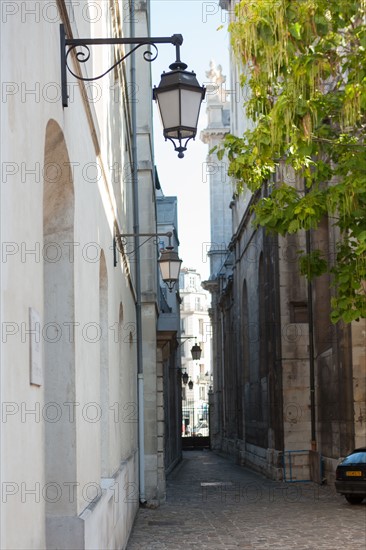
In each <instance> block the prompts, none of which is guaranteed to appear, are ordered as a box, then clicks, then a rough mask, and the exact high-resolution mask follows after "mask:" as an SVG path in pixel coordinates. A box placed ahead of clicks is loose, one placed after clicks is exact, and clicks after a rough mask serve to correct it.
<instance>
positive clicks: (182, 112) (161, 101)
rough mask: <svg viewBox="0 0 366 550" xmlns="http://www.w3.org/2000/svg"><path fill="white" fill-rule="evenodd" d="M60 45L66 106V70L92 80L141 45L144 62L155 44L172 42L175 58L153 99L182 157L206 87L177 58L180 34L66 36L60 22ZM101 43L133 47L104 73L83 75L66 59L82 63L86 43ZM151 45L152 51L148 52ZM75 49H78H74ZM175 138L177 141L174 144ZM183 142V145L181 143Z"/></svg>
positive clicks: (87, 54) (194, 129) (151, 56)
mask: <svg viewBox="0 0 366 550" xmlns="http://www.w3.org/2000/svg"><path fill="white" fill-rule="evenodd" d="M60 44H61V87H62V105H63V107H67V106H68V92H67V70H68V71H69V73H71V74H72V75H73V76H74V77H75V78H76V79H77V80H82V81H84V82H92V81H95V80H99V79H100V78H102V77H103V76H105V75H106V74H108V73H109V72H111V71H113V70H114V69H115V67H117V66H118V65H120V64H121V63H122V62H123V61H124V60H125V59H126V58H127V57H128V56H130V55H131V54H132V53H133V52H134V51H136V50H137V49H138V48H140V47H142V46H144V47H145V46H146V50H145V52H144V54H143V57H144V59H145V61H148V62H151V61H154V60H155V59H156V58H157V56H158V48H157V47H156V44H173V45H174V46H175V50H176V61H175V62H174V63H172V64H171V65H170V66H169V68H170V69H171V70H170V72H167V73H165V72H164V73H163V74H162V75H161V82H160V84H159V86H158V87H157V88H156V87H155V88H154V90H153V98H154V99H155V100H156V102H157V104H158V107H159V111H160V116H161V119H162V122H163V127H164V137H165V139H166V140H167V139H169V140H170V141H172V143H173V144H174V148H175V150H176V151H177V152H178V157H179V158H183V157H184V155H183V152H184V151H186V149H187V143H188V141H189V140H190V139H194V138H195V136H196V133H197V123H198V116H199V112H200V107H201V102H202V100H203V98H204V97H205V92H206V89H205V88H204V86H200V85H199V84H198V81H197V79H196V75H195V73H194V72H193V71H192V72H188V71H186V68H187V65H186V64H185V63H183V62H182V61H181V60H180V46H181V45H182V44H183V36H182V35H181V34H173V35H172V36H168V37H164V36H163V37H162V36H158V37H132V38H67V37H66V34H65V28H64V25H60ZM104 44H110V45H115V44H130V45H131V46H132V45H133V46H134V47H133V48H131V50H130V51H129V52H127V53H126V54H125V55H123V56H122V57H121V58H120V59H118V60H117V61H116V62H115V63H114V64H113V65H112V67H110V68H109V69H107V70H106V71H105V72H104V73H102V74H101V75H98V76H94V77H90V78H89V77H83V76H81V73H80V71H78V72H75V71H74V70H73V69H71V67H70V66H69V64H68V58H69V55H70V54H71V53H74V55H75V59H76V60H77V61H78V62H79V63H80V64H81V63H86V62H87V61H88V60H89V59H90V48H89V46H98V45H104ZM150 47H152V48H154V52H151V51H150V49H149V48H150ZM76 48H80V49H79V50H76ZM174 140H176V141H177V142H178V143H177V144H176V143H175V141H174ZM183 141H184V145H183Z"/></svg>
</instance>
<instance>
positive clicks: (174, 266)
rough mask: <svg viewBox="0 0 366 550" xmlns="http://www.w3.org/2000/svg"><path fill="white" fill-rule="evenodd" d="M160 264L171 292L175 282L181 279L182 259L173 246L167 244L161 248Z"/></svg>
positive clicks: (161, 271) (164, 279)
mask: <svg viewBox="0 0 366 550" xmlns="http://www.w3.org/2000/svg"><path fill="white" fill-rule="evenodd" d="M158 264H159V266H160V273H161V278H162V279H163V281H164V283H165V284H166V286H167V287H168V288H169V292H171V291H172V290H173V287H174V285H175V283H176V282H177V281H179V273H180V266H181V265H182V260H181V259H180V258H179V256H178V253H177V252H176V251H175V250H174V248H173V247H172V246H167V247H166V248H164V249H163V250H161V254H160V258H159V260H158Z"/></svg>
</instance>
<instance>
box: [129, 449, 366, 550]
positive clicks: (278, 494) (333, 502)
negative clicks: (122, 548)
mask: <svg viewBox="0 0 366 550" xmlns="http://www.w3.org/2000/svg"><path fill="white" fill-rule="evenodd" d="M183 456H184V458H183V462H182V463H181V464H180V465H179V466H178V467H177V468H176V469H175V470H174V471H173V472H172V474H171V475H170V477H169V479H168V483H167V500H166V503H164V504H162V505H161V506H160V507H159V508H157V509H146V508H140V510H139V512H138V516H137V518H136V521H135V524H134V528H133V531H132V533H131V537H130V540H129V543H128V546H127V550H165V549H168V550H183V549H184V550H188V549H192V548H194V549H214V550H231V549H238V548H239V549H242V550H258V549H260V550H262V549H266V548H273V549H280V550H310V549H311V550H318V549H327V550H338V549H339V550H341V549H342V550H348V549H349V550H365V548H366V500H365V501H364V502H363V504H361V505H359V506H352V505H350V504H348V503H347V502H346V500H345V498H344V497H341V496H340V495H337V494H336V493H335V492H334V490H333V488H332V487H326V486H325V487H321V486H318V485H315V484H313V483H288V484H285V483H281V482H273V481H271V480H268V479H267V478H264V477H262V476H260V475H258V474H256V473H254V472H252V471H250V470H248V469H246V468H243V467H240V466H237V465H236V464H234V463H233V462H232V461H230V460H229V459H227V458H224V457H222V456H220V455H217V454H216V453H213V452H211V451H190V452H189V451H187V452H185V453H184V455H183Z"/></svg>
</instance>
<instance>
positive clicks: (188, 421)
mask: <svg viewBox="0 0 366 550" xmlns="http://www.w3.org/2000/svg"><path fill="white" fill-rule="evenodd" d="M179 293H180V296H181V300H182V303H181V344H180V350H181V353H180V355H181V368H182V373H187V374H188V383H187V384H183V383H182V435H191V434H192V430H193V428H194V427H195V426H196V425H197V424H198V423H199V422H200V421H202V420H205V421H207V423H208V401H209V391H210V386H212V371H211V351H212V331H211V321H210V317H209V299H210V296H209V293H208V292H207V291H205V290H204V289H203V288H202V286H201V276H200V274H199V273H198V272H197V271H196V270H195V269H190V268H186V267H184V268H182V270H181V275H180V282H179ZM192 337H193V338H192ZM195 344H197V345H198V346H199V347H200V348H201V357H200V359H199V360H194V359H193V358H192V354H191V349H192V347H193V346H194V345H195ZM190 382H192V383H193V385H191V388H190ZM205 435H208V434H205Z"/></svg>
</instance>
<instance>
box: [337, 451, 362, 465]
mask: <svg viewBox="0 0 366 550" xmlns="http://www.w3.org/2000/svg"><path fill="white" fill-rule="evenodd" d="M361 462H364V463H366V452H363V451H362V452H360V453H353V454H351V455H349V456H347V457H346V458H345V459H344V460H342V462H341V464H342V466H347V464H360V463H361Z"/></svg>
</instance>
